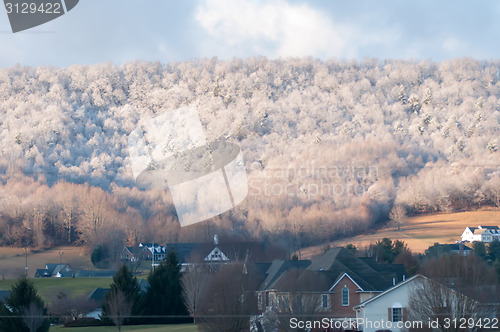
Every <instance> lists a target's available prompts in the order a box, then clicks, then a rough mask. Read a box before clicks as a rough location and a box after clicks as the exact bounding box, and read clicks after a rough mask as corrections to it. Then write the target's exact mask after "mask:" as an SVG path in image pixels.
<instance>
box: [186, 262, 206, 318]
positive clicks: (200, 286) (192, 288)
mask: <svg viewBox="0 0 500 332" xmlns="http://www.w3.org/2000/svg"><path fill="white" fill-rule="evenodd" d="M211 276H212V275H211V273H210V270H209V268H208V267H207V266H206V265H202V264H199V265H195V266H193V267H189V268H188V269H187V271H186V272H184V273H183V275H182V279H181V281H182V286H183V287H182V290H183V294H182V295H183V298H184V303H186V307H187V308H188V311H189V313H190V314H191V317H193V319H194V320H195V322H196V314H197V311H198V310H199V307H200V302H201V300H202V299H203V296H204V295H205V293H206V290H207V286H208V284H209V282H210V278H211Z"/></svg>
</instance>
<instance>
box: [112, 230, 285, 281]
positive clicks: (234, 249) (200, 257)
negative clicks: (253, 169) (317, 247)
mask: <svg viewBox="0 0 500 332" xmlns="http://www.w3.org/2000/svg"><path fill="white" fill-rule="evenodd" d="M170 249H173V250H175V252H176V254H177V257H178V258H179V261H180V263H181V271H182V272H184V271H185V270H186V269H188V268H189V267H194V266H196V265H200V264H202V265H210V266H211V269H212V270H214V271H215V270H217V267H218V266H220V265H221V264H228V263H231V262H238V261H239V262H243V261H245V260H246V259H247V257H249V258H250V259H251V260H252V261H253V262H264V261H269V260H272V259H274V258H278V257H283V256H286V252H283V253H281V252H280V251H279V250H276V248H271V247H270V246H269V245H268V244H266V243H263V242H256V241H244V242H242V241H222V242H221V243H219V238H218V236H217V235H216V236H214V242H213V243H209V242H207V243H200V242H190V243H167V244H165V246H162V245H159V244H156V243H141V244H139V246H137V247H124V248H123V251H122V254H121V259H122V260H124V261H127V262H135V261H138V260H139V259H144V260H150V261H151V264H152V266H153V267H156V266H158V265H159V263H160V261H162V260H164V259H165V258H166V255H167V253H168V252H169V250H170ZM153 252H154V253H155V255H154V259H153V256H152V253H153ZM141 255H142V256H141ZM270 255H271V256H272V258H270V259H269V256H270Z"/></svg>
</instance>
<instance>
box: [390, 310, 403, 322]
mask: <svg viewBox="0 0 500 332" xmlns="http://www.w3.org/2000/svg"><path fill="white" fill-rule="evenodd" d="M402 320H403V308H392V321H393V322H401V321H402Z"/></svg>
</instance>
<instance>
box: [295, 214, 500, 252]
mask: <svg viewBox="0 0 500 332" xmlns="http://www.w3.org/2000/svg"><path fill="white" fill-rule="evenodd" d="M388 225H389V224H388ZM478 225H483V226H500V209H494V208H486V209H482V210H477V211H468V212H460V213H438V214H429V215H420V216H415V217H410V218H408V220H407V221H406V223H405V224H404V225H403V226H402V227H401V230H400V231H398V230H397V228H396V227H387V228H383V229H379V230H377V231H375V232H373V233H370V234H363V235H358V236H354V237H350V238H346V239H342V240H340V241H335V242H333V243H331V244H330V246H343V245H346V244H347V243H353V244H355V245H356V246H357V247H358V248H363V247H367V246H368V245H370V243H375V242H376V241H378V240H380V239H382V238H385V237H387V238H390V239H392V240H396V239H398V240H402V241H404V242H405V243H406V244H408V246H409V247H410V249H411V250H412V251H414V252H424V251H425V249H427V248H428V247H429V246H431V245H433V244H434V243H436V242H439V243H455V241H456V240H460V239H461V235H462V233H463V231H464V230H465V228H466V227H467V226H474V227H477V226H478ZM325 246H326V245H322V246H314V247H309V248H306V249H304V250H303V251H302V257H303V258H311V257H313V256H316V255H319V254H321V253H322V252H323V249H324V248H325Z"/></svg>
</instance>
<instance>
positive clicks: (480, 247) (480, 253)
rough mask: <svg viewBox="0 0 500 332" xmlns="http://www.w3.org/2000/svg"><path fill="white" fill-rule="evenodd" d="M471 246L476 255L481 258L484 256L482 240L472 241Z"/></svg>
mask: <svg viewBox="0 0 500 332" xmlns="http://www.w3.org/2000/svg"><path fill="white" fill-rule="evenodd" d="M472 248H473V249H474V252H475V253H476V255H478V256H479V257H481V258H483V259H485V258H486V246H485V245H484V242H474V243H473V244H472Z"/></svg>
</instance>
